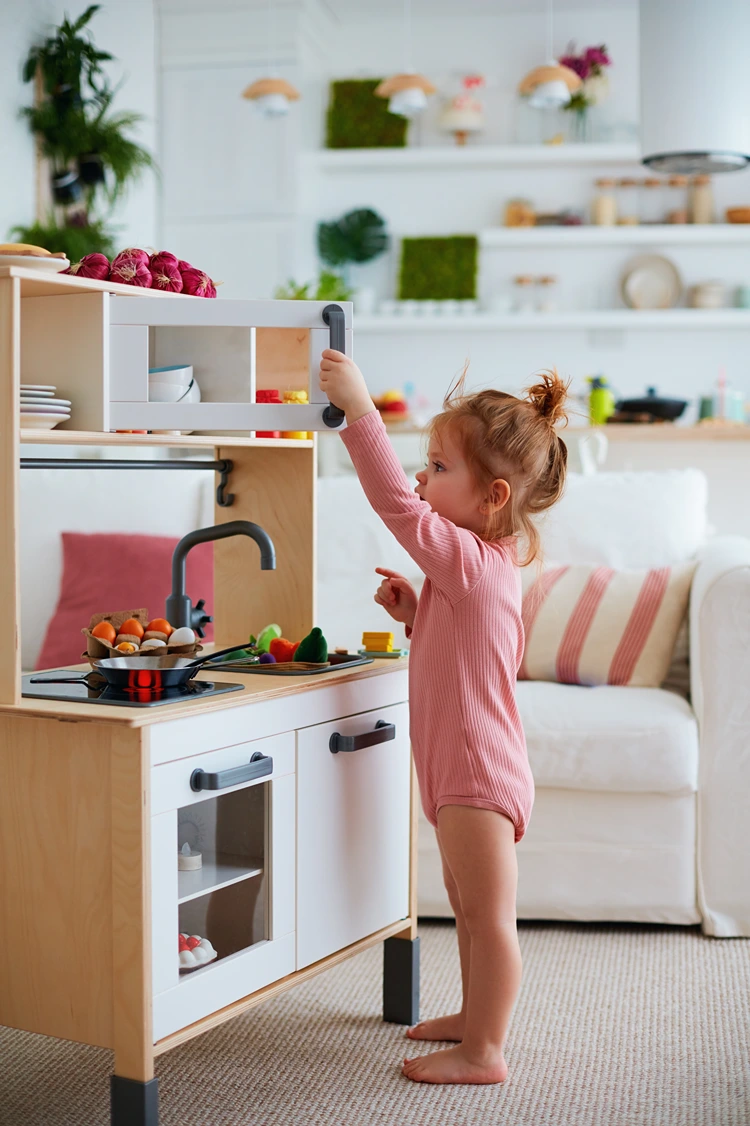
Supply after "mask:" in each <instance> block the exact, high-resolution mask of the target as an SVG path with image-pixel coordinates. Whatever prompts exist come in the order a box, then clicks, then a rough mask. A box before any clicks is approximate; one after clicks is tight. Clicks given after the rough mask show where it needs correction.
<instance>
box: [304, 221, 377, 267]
mask: <svg viewBox="0 0 750 1126" xmlns="http://www.w3.org/2000/svg"><path fill="white" fill-rule="evenodd" d="M387 248H388V235H387V233H386V229H385V221H384V220H383V219H382V218H381V216H380V215H378V213H377V212H376V211H372V210H371V209H370V208H368V207H362V208H358V209H357V210H355V211H347V213H346V215H342V216H341V218H340V219H337V220H336V221H335V222H333V223H319V224H318V254H319V255H320V257H321V258H322V260H323V261H324V262H325V263H326V265H328V266H346V265H348V264H349V263H350V262H357V263H362V262H370V261H371V260H372V259H373V258H377V256H378V255H379V254H382V253H383V251H384V250H387Z"/></svg>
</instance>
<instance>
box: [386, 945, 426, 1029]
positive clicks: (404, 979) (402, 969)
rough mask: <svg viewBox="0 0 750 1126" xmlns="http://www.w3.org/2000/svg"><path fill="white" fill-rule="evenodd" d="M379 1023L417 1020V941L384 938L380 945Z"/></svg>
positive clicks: (415, 1021)
mask: <svg viewBox="0 0 750 1126" xmlns="http://www.w3.org/2000/svg"><path fill="white" fill-rule="evenodd" d="M383 1020H388V1021H392V1022H393V1023H394V1024H416V1023H417V1021H418V1020H419V939H418V938H414V939H408V938H387V939H386V940H385V942H384V943H383Z"/></svg>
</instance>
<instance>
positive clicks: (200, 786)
mask: <svg viewBox="0 0 750 1126" xmlns="http://www.w3.org/2000/svg"><path fill="white" fill-rule="evenodd" d="M267 774H273V759H272V758H271V756H270V755H262V754H261V753H260V751H256V752H255V754H254V755H253V757H252V758H251V759H250V762H246V763H244V764H243V765H242V766H233V767H231V768H230V769H229V770H220V771H218V773H216V774H209V773H207V772H206V771H205V770H194V771H193V773H192V774H191V775H190V789H191V790H194V791H195V792H196V793H199V792H200V791H201V790H226V788H227V787H228V786H239V784H240V783H241V782H252V781H253V779H255V778H265V776H266V775H267Z"/></svg>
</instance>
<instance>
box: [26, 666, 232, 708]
mask: <svg viewBox="0 0 750 1126" xmlns="http://www.w3.org/2000/svg"><path fill="white" fill-rule="evenodd" d="M68 675H69V676H70V683H69V684H60V682H59V680H57V679H56V681H55V683H54V684H53V683H50V684H42V683H40V681H38V680H37V677H40V678H42V679H43V678H45V677H49V678H50V680H52V678H53V677H55V678H57V677H61V676H68ZM32 679H34V680H37V683H36V684H32V683H31V681H32ZM241 690H242V685H241V684H229V683H228V682H227V681H220V680H189V681H188V683H187V684H185V685H183V686H182V687H180V688H163V689H161V690H160V691H152V690H151V689H144V688H141V689H138V688H134V689H132V690H128V689H125V690H123V689H120V688H110V687H109V686H108V685H107V683H106V682H105V681H103V680H102V678H101V677H97V676H96V674H94V675H93V676H92V675H91V674H89V678H88V680H87V681H83V680H80V679H79V678H78V677H76V674H75V673H74V672H72V670H71V669H54V670H52V669H48V670H45V671H44V672H43V673H33V674H30V675H29V676H24V677H22V681H21V695H22V696H26V697H30V698H32V699H36V700H72V701H74V702H75V703H80V704H114V705H116V706H117V707H118V708H155V707H158V706H159V705H160V704H185V703H187V702H188V701H189V700H203V699H205V697H206V696H220V695H221V694H222V692H240V691H241Z"/></svg>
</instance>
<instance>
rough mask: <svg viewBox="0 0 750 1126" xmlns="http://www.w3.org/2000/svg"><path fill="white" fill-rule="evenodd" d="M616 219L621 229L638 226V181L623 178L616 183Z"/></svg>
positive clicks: (626, 177) (627, 177)
mask: <svg viewBox="0 0 750 1126" xmlns="http://www.w3.org/2000/svg"><path fill="white" fill-rule="evenodd" d="M617 195H618V209H617V212H618V219H617V222H618V223H619V224H620V226H623V227H635V226H637V225H638V181H637V180H634V179H632V177H629V176H625V177H623V179H622V180H619V181H618V183H617Z"/></svg>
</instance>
